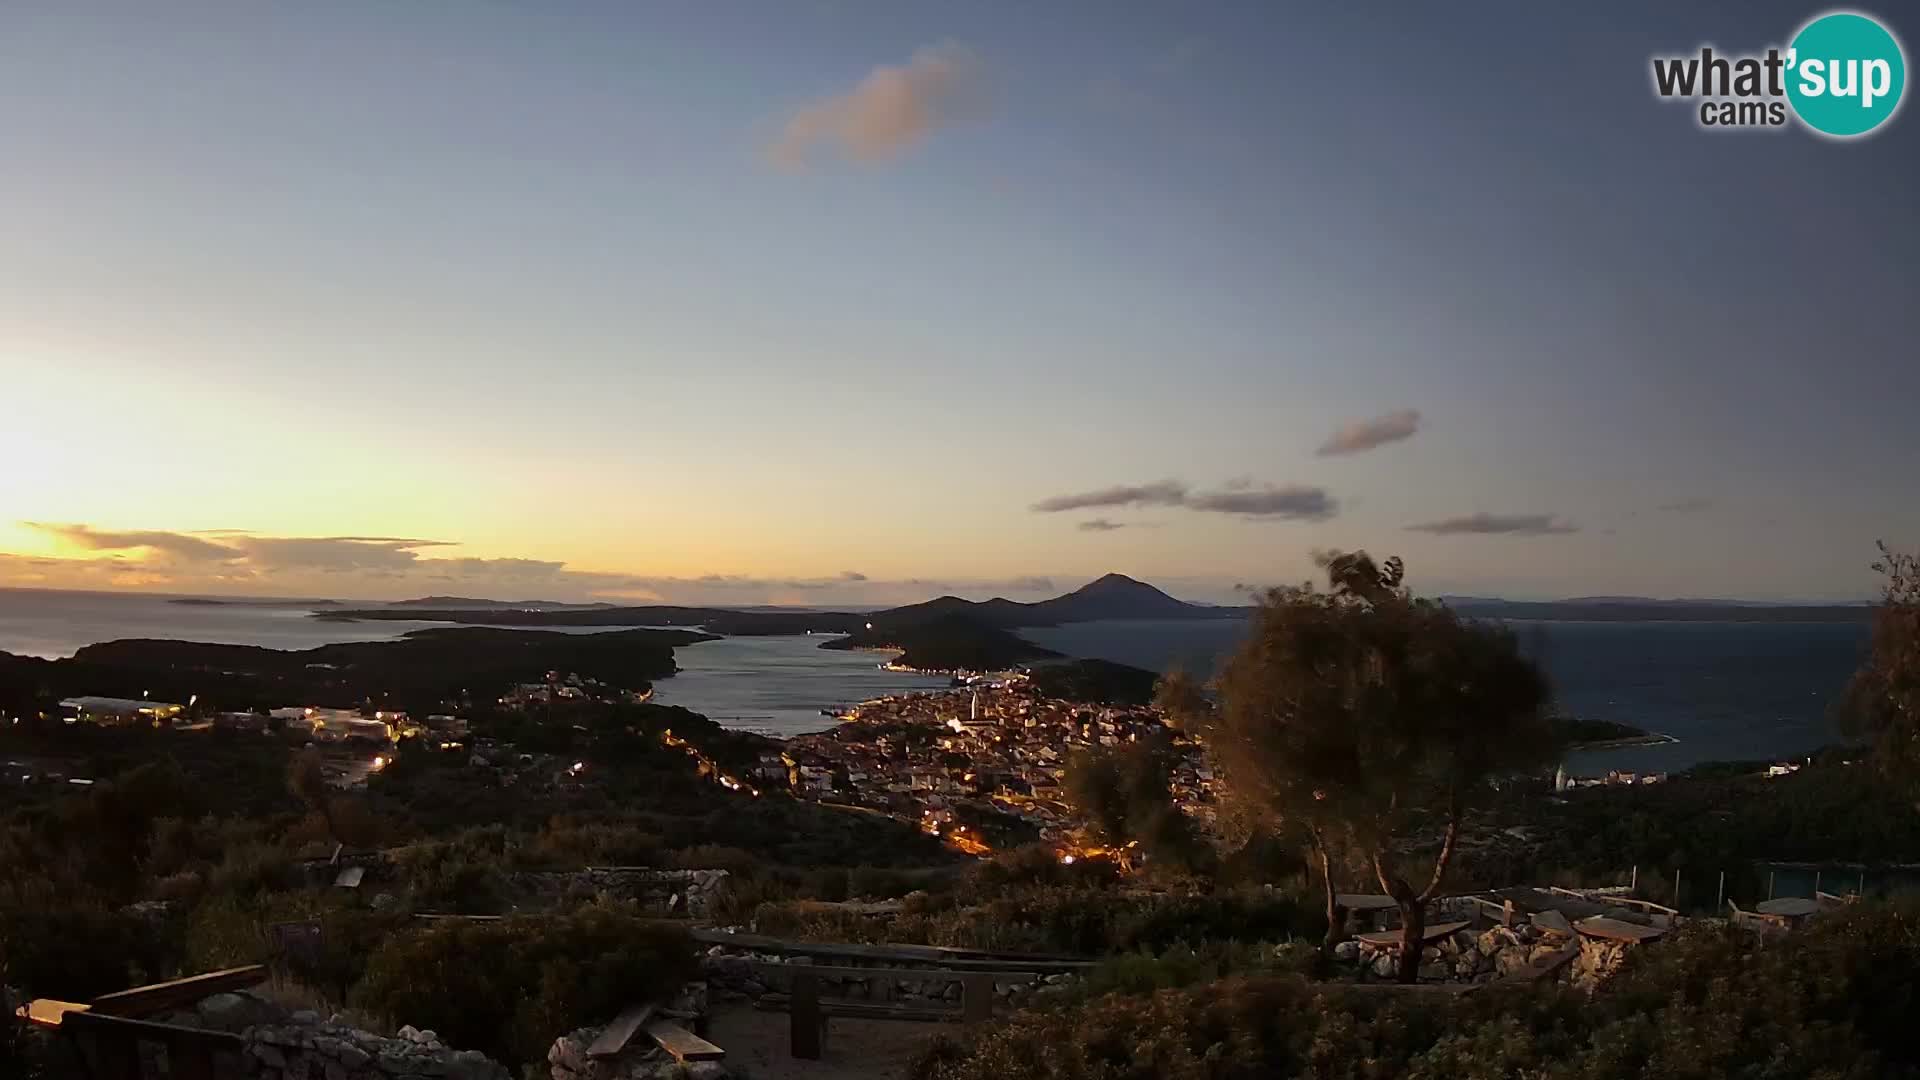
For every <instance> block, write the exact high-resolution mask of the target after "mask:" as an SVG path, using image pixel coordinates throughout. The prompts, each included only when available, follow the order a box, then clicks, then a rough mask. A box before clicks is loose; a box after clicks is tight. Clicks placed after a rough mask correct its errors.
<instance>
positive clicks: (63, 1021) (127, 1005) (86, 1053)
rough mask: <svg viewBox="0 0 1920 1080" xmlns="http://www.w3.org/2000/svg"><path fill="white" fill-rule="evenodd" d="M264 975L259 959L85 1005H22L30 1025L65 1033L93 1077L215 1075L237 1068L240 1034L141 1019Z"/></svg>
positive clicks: (152, 1079)
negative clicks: (253, 962)
mask: <svg viewBox="0 0 1920 1080" xmlns="http://www.w3.org/2000/svg"><path fill="white" fill-rule="evenodd" d="M266 977H267V969H266V968H264V967H261V966H259V965H257V964H255V965H252V966H249V967H240V968H228V969H227V970H225V971H211V972H208V973H206V974H204V975H193V976H189V977H187V978H184V979H173V980H171V981H169V982H163V983H154V984H153V985H151V986H139V987H135V988H133V989H131V990H121V991H117V992H115V993H111V994H104V995H102V996H100V997H97V998H94V999H93V1000H92V1001H90V1002H84V1003H81V1002H71V1001H53V1000H50V999H47V998H41V999H38V1000H35V1001H30V1002H28V1003H27V1004H26V1005H24V1006H22V1007H21V1008H20V1012H19V1014H20V1017H21V1018H22V1019H24V1020H26V1021H27V1022H28V1023H31V1024H33V1025H35V1026H37V1027H43V1028H50V1029H54V1030H57V1031H59V1032H60V1033H61V1034H62V1035H64V1036H66V1038H67V1039H68V1040H69V1041H70V1042H71V1044H72V1046H73V1049H74V1052H75V1055H76V1056H77V1058H78V1061H79V1065H80V1067H81V1068H82V1069H84V1070H86V1075H87V1077H89V1080H160V1078H162V1077H164V1078H166V1080H213V1078H214V1077H216V1076H222V1077H223V1076H231V1075H235V1073H236V1072H237V1070H238V1067H239V1064H240V1062H239V1055H240V1051H241V1050H242V1048H243V1047H244V1046H245V1045H246V1044H245V1041H244V1040H243V1039H241V1038H240V1036H238V1035H234V1034H231V1033H229V1032H225V1031H209V1030H207V1029H205V1028H195V1027H184V1026H182V1025H180V1024H164V1023H158V1022H155V1021H152V1020H144V1019H140V1018H141V1017H146V1016H153V1015H156V1014H158V1013H164V1012H170V1011H173V1010H176V1009H184V1008H189V1007H191V1006H192V1005H193V1003H194V1002H196V1001H199V1000H200V999H201V998H204V997H207V996H209V995H211V994H218V993H221V992H223V991H227V990H237V989H239V988H241V987H244V986H252V985H253V984H255V983H258V982H261V981H262V980H264V979H265V978H266ZM162 1061H164V1063H165V1064H164V1067H162V1066H160V1064H159V1063H160V1062H162ZM150 1065H151V1066H154V1067H152V1068H149V1066H150Z"/></svg>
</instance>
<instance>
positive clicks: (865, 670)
mask: <svg viewBox="0 0 1920 1080" xmlns="http://www.w3.org/2000/svg"><path fill="white" fill-rule="evenodd" d="M166 600H167V598H165V597H155V596H126V595H117V594H109V593H77V592H52V591H41V590H25V589H0V651H4V652H11V653H20V654H27V655H35V656H47V657H58V656H69V655H72V653H73V651H74V650H75V649H78V648H80V647H81V646H83V645H87V644H91V643H93V642H96V641H109V640H112V639H115V638H129V637H152V638H177V639H181V640H188V641H215V642H224V643H231V644H240V645H265V646H270V647H272V648H279V649H303V648H311V647H313V646H316V645H324V644H327V643H329V642H335V641H371V640H383V639H387V638H393V637H397V636H399V635H401V634H403V633H405V632H407V631H408V630H413V629H419V628H422V627H427V626H435V625H445V624H437V623H423V622H367V623H336V622H325V621H322V620H319V619H311V618H308V617H307V612H308V611H309V610H311V609H310V608H309V607H307V606H305V605H301V604H298V603H295V602H291V601H289V602H285V603H283V604H279V605H263V604H253V603H249V604H245V605H237V604H235V605H217V606H213V605H208V606H202V605H187V604H170V603H167V602H166ZM1516 626H1517V628H1518V630H1519V632H1520V635H1521V640H1522V641H1523V642H1524V643H1525V644H1526V646H1527V647H1528V649H1529V650H1530V651H1532V652H1533V653H1535V654H1536V655H1538V656H1539V657H1541V658H1542V660H1543V661H1544V663H1545V664H1546V667H1547V669H1548V671H1549V672H1551V674H1552V675H1553V679H1554V684H1555V689H1556V692H1557V694H1558V697H1559V700H1560V704H1561V706H1562V707H1563V708H1565V709H1566V710H1568V711H1569V712H1572V713H1574V714H1575V715H1579V716H1584V717H1592V718H1596V719H1603V720H1618V721H1621V722H1623V723H1629V724H1633V725H1636V726H1638V727H1643V728H1646V729H1648V730H1651V731H1658V732H1662V733H1665V734H1668V735H1672V736H1674V737H1675V738H1676V739H1678V740H1679V741H1678V742H1675V743H1669V744H1666V745H1662V746H1650V747H1632V748H1626V749H1620V750H1608V751H1594V752H1589V753H1585V754H1578V755H1574V756H1572V757H1571V758H1570V759H1569V761H1568V766H1569V769H1570V771H1572V772H1575V773H1576V774H1592V773H1596V772H1604V771H1605V770H1606V769H1608V768H1629V769H1638V770H1659V769H1680V768H1685V767H1686V766H1688V765H1690V764H1693V763H1695V762H1699V761H1708V760H1715V759H1729V758H1763V757H1771V758H1783V757H1788V756H1791V755H1794V754H1799V753H1804V752H1806V751H1808V750H1812V749H1814V748H1815V747H1818V746H1821V745H1823V744H1825V743H1829V742H1834V741H1836V740H1838V738H1839V735H1838V733H1837V732H1836V731H1835V730H1834V729H1833V727H1832V725H1831V724H1830V722H1829V721H1828V717H1827V709H1828V707H1829V705H1830V703H1831V702H1832V700H1833V698H1834V697H1835V696H1836V695H1837V694H1838V693H1839V692H1840V690H1841V688H1842V687H1843V686H1844V685H1845V684H1846V680H1847V677H1848V675H1849V674H1851V673H1852V671H1853V669H1854V667H1855V666H1856V665H1857V664H1858V663H1859V662H1860V659H1861V657H1862V656H1863V655H1864V653H1865V651H1866V640H1867V628H1866V627H1865V626H1863V625H1847V624H1831V623H1676V622H1664V623H1581V622H1556V623H1545V622H1541V623H1520V624H1516ZM568 629H571V630H574V631H577V632H591V631H593V630H600V629H606V628H605V627H575V628H568ZM1023 633H1025V634H1026V635H1027V636H1028V637H1030V638H1032V639H1033V640H1034V641H1036V642H1038V643H1040V644H1042V645H1046V646H1048V647H1049V648H1053V649H1057V650H1059V651H1061V652H1064V653H1067V654H1069V655H1073V656H1091V657H1100V658H1103V659H1108V660H1115V661H1119V662H1121V663H1126V664H1134V665H1136V666H1139V667H1145V668H1151V669H1153V670H1156V671H1161V670H1165V669H1166V668H1167V667H1168V666H1170V665H1172V664H1176V663H1177V664H1180V665H1181V666H1184V667H1185V668H1186V669H1187V670H1189V671H1192V672H1195V673H1196V674H1205V673H1210V672H1212V671H1213V669H1214V666H1215V665H1216V664H1217V662H1218V660H1219V658H1220V657H1221V656H1223V655H1225V654H1226V653H1227V652H1228V651H1230V650H1231V649H1232V648H1233V647H1234V646H1235V645H1236V644H1237V643H1238V642H1239V640H1240V637H1241V636H1242V635H1243V634H1244V633H1245V624H1244V623H1242V622H1239V621H1234V620H1227V621H1219V622H1213V621H1208V622H1190V621H1160V620H1130V621H1111V622H1091V623H1075V624H1070V625H1067V626H1059V627H1050V628H1043V629H1034V630H1027V631H1023ZM820 640H821V639H819V638H817V637H812V638H810V637H804V636H802V637H778V638H768V637H740V638H724V639H721V640H719V641H710V642H705V643H702V644H699V645H692V646H688V647H685V648H682V649H680V650H678V651H677V655H676V656H675V660H676V661H677V662H678V663H679V665H680V667H681V668H682V671H681V673H680V674H678V675H676V676H674V677H673V678H671V679H663V680H661V681H660V683H659V686H658V688H657V690H656V695H657V698H656V699H657V700H659V701H660V702H662V703H664V704H674V705H684V706H686V707H687V708H689V709H693V710H694V711H696V712H701V713H705V714H707V715H709V716H712V717H715V718H716V719H720V721H721V722H722V723H723V724H725V725H727V726H729V727H738V728H743V729H749V730H754V731H761V732H765V733H767V734H773V735H782V736H784V735H792V734H799V733H801V732H804V731H816V730H820V729H822V728H825V727H828V726H830V725H831V723H832V721H831V720H829V719H828V718H826V717H824V716H822V715H821V714H820V710H821V709H826V708H834V707H837V706H840V705H845V704H848V703H851V702H855V701H861V700H864V699H866V698H871V697H878V696H880V695H882V694H888V693H897V692H900V691H904V690H917V689H932V688H938V687H940V686H943V685H945V680H942V679H936V678H928V677H923V676H916V675H906V674H901V673H897V672H889V671H884V670H882V669H881V668H880V667H879V663H880V661H881V659H882V657H880V656H878V655H876V654H873V653H864V652H839V651H834V650H825V649H821V648H818V645H819V643H820Z"/></svg>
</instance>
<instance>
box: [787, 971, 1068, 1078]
mask: <svg viewBox="0 0 1920 1080" xmlns="http://www.w3.org/2000/svg"><path fill="white" fill-rule="evenodd" d="M753 966H754V969H755V970H756V971H758V972H760V973H761V974H763V975H771V974H775V973H779V974H782V975H785V976H787V977H788V978H790V979H791V980H792V983H793V990H792V992H791V993H790V994H789V995H788V996H787V999H786V1004H787V1014H788V1016H789V1017H790V1020H789V1024H788V1028H789V1035H788V1040H787V1041H788V1049H789V1050H790V1051H791V1052H792V1054H793V1056H794V1057H796V1058H802V1059H805V1060H808V1061H817V1060H819V1058H820V1051H821V1048H822V1047H823V1046H825V1044H826V1029H827V1018H828V1017H829V1016H848V1017H860V1018H863V1019H871V1020H934V1021H949V1020H960V1021H962V1022H964V1023H969V1024H973V1023H979V1022H981V1021H983V1020H988V1019H991V1018H992V1017H993V988H994V986H995V985H996V984H998V983H1007V982H1035V981H1037V980H1038V979H1039V978H1040V976H1039V974H1038V973H1036V972H1031V971H1004V970H1002V971H978V970H962V971H954V970H939V969H926V968H872V967H824V966H819V965H815V964H773V963H767V962H765V961H760V962H756V963H755V964H754V965H753ZM823 978H830V979H879V980H883V981H887V982H892V981H911V982H937V983H956V982H957V983H959V984H960V1008H959V1009H958V1010H957V1011H956V1010H953V1009H943V1008H937V1007H933V1006H920V1005H902V1004H899V1003H895V1002H884V1001H882V1002H875V1001H822V1000H820V980H821V979H823ZM772 996H773V995H768V997H772ZM762 1000H763V1001H765V999H764V998H763V999H762ZM776 1004H777V1003H776V1002H769V1003H768V1004H767V1005H766V1007H768V1008H772V1007H775V1005H776Z"/></svg>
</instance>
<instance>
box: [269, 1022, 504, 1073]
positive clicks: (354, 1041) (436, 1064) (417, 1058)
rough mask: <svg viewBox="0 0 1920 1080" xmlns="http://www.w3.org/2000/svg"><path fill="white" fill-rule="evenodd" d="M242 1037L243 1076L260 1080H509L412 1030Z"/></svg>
mask: <svg viewBox="0 0 1920 1080" xmlns="http://www.w3.org/2000/svg"><path fill="white" fill-rule="evenodd" d="M242 1037H243V1038H245V1039H246V1047H245V1049H244V1050H242V1051H241V1055H240V1056H241V1063H242V1070H243V1071H242V1075H244V1076H248V1077H255V1078H259V1080H318V1078H325V1080H390V1078H392V1080H414V1078H418V1077H441V1078H445V1080H512V1075H511V1074H510V1073H508V1072H507V1069H506V1066H504V1065H501V1064H500V1063H499V1062H497V1061H494V1060H493V1059H492V1058H489V1057H488V1056H487V1055H485V1054H483V1053H481V1052H480V1051H478V1050H454V1049H452V1048H450V1047H447V1046H444V1045H442V1044H441V1042H440V1040H439V1037H438V1036H436V1035H435V1034H434V1033H433V1032H431V1031H418V1030H415V1029H414V1028H411V1027H403V1028H401V1029H400V1033H399V1035H397V1036H395V1037H394V1038H390V1039H389V1038H384V1037H382V1036H379V1035H375V1034H374V1033H372V1032H370V1031H362V1030H360V1029H358V1028H352V1027H347V1026H345V1025H341V1024H333V1023H325V1024H317V1025H311V1026H309V1025H301V1024H286V1025H275V1026H265V1027H255V1028H249V1029H247V1030H246V1031H245V1032H244V1033H243V1034H242Z"/></svg>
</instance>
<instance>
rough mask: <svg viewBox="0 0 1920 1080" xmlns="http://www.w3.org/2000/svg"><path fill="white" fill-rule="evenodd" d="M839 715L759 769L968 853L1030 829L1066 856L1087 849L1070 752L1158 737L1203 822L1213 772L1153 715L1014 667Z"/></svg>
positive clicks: (1184, 797)
mask: <svg viewBox="0 0 1920 1080" xmlns="http://www.w3.org/2000/svg"><path fill="white" fill-rule="evenodd" d="M843 721H844V722H843V723H842V724H841V725H840V726H838V727H837V728H835V729H833V730H831V731H826V732H821V733H819V734H816V735H803V736H800V737H797V738H794V739H792V740H790V741H789V742H788V743H787V745H786V747H785V748H784V750H783V751H782V752H781V753H779V754H769V755H766V757H765V758H763V760H762V765H761V772H762V775H763V776H764V777H767V778H778V777H784V779H785V780H786V782H787V784H788V786H790V787H791V789H792V791H793V792H794V794H795V795H797V796H799V797H802V798H809V799H814V800H817V801H820V802H828V803H835V804H840V805H846V806H854V807H859V808H862V809H866V810H873V811H878V812H881V813H885V814H888V815H890V816H893V817H898V818H902V819H905V820H910V821H915V822H918V823H919V825H920V827H921V828H923V829H925V830H926V831H927V832H929V833H932V834H933V835H936V836H941V837H942V838H943V839H945V840H946V841H947V842H948V844H949V845H951V846H952V847H954V848H956V849H958V850H961V851H965V852H967V853H969V854H975V855H982V854H986V853H987V852H989V851H990V850H991V849H992V848H993V847H995V846H1002V845H997V844H995V843H994V838H995V837H998V836H1012V837H1019V838H1030V837H1034V836H1037V837H1038V838H1040V839H1042V840H1045V841H1048V842H1051V843H1053V844H1054V845H1055V846H1056V847H1057V848H1059V850H1061V851H1062V853H1063V857H1066V858H1071V857H1072V856H1073V854H1074V853H1075V852H1084V851H1087V850H1090V849H1088V848H1086V847H1085V846H1084V845H1083V844H1081V843H1080V842H1079V841H1078V840H1077V838H1076V836H1075V830H1076V826H1077V824H1078V821H1077V818H1076V816H1075V815H1074V814H1073V812H1072V810H1071V809H1070V808H1069V807H1068V806H1067V804H1066V802H1065V799H1064V794H1063V791H1062V781H1063V779H1064V776H1065V773H1066V770H1067V764H1068V762H1069V761H1070V760H1071V758H1072V757H1073V755H1074V754H1075V753H1076V752H1078V751H1082V750H1088V749H1092V748H1094V747H1113V746H1118V745H1121V744H1123V743H1129V742H1134V741H1137V740H1140V739H1143V738H1149V737H1153V736H1157V735H1161V734H1170V735H1171V736H1172V739H1173V745H1174V747H1175V749H1176V750H1177V751H1178V752H1179V753H1178V757H1177V761H1176V764H1175V766H1174V769H1173V774H1172V778H1171V779H1172V783H1171V787H1172V791H1173V795H1174V798H1175V800H1176V802H1177V804H1178V805H1179V806H1180V807H1181V808H1182V809H1183V810H1184V811H1186V812H1187V813H1189V814H1192V815H1194V816H1196V817H1199V818H1202V819H1210V818H1211V816H1212V813H1213V770H1212V769H1211V767H1210V766H1209V765H1208V764H1207V763H1206V761H1205V760H1204V759H1203V758H1202V757H1201V755H1200V754H1199V752H1198V750H1197V748H1196V747H1195V746H1194V745H1193V744H1192V743H1191V742H1189V741H1187V740H1185V739H1183V738H1181V737H1180V736H1179V734H1178V733H1177V732H1174V731H1172V730H1171V729H1169V728H1168V727H1167V726H1166V724H1165V723H1164V721H1163V720H1162V718H1161V716H1160V714H1159V713H1158V712H1157V711H1156V710H1154V709H1152V708H1148V707H1141V706H1132V707H1129V706H1096V705H1085V704H1080V703H1076V702H1072V701H1066V700H1062V699H1059V698H1053V697H1048V696H1046V695H1044V694H1041V693H1040V692H1039V691H1038V690H1036V689H1035V688H1034V687H1033V686H1032V685H1031V684H1030V683H1029V682H1028V680H1027V679H1025V678H1024V677H1022V676H1020V675H1017V674H1015V675H1005V676H997V677H995V678H994V679H992V680H986V679H982V680H978V681H976V682H974V683H973V685H971V686H969V687H967V688H965V689H959V690H952V691H939V692H930V693H915V694H904V695H896V696H891V697H884V698H879V699H876V700H873V701H869V702H865V703H863V704H861V705H858V706H855V707H854V708H852V709H850V710H849V711H848V712H847V713H846V714H845V715H844V717H843Z"/></svg>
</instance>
